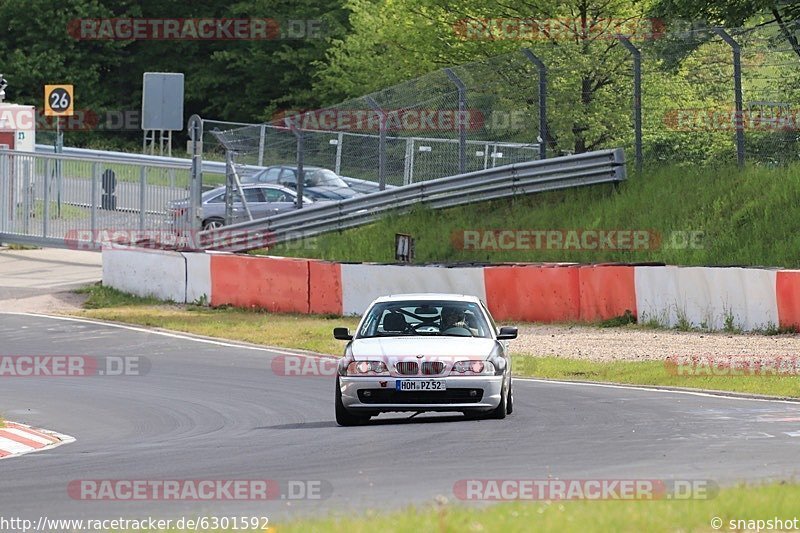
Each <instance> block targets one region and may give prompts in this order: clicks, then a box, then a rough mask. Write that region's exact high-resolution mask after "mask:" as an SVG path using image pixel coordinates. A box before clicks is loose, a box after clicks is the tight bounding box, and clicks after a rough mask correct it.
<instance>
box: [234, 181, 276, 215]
mask: <svg viewBox="0 0 800 533" xmlns="http://www.w3.org/2000/svg"><path fill="white" fill-rule="evenodd" d="M234 198H235V200H234V204H233V218H234V220H235V221H236V222H243V221H246V220H249V218H247V210H246V209H245V208H244V205H243V204H242V202H241V200H240V199H239V195H238V194H236V196H235V197H234ZM244 199H245V201H246V202H247V208H248V209H249V210H250V214H251V215H252V216H253V218H254V219H256V218H264V217H267V216H269V215H270V214H271V213H270V212H269V205H268V204H267V202H265V201H264V196H263V195H262V194H261V189H260V188H259V187H248V188H246V189H244Z"/></svg>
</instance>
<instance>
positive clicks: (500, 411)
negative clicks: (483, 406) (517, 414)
mask: <svg viewBox="0 0 800 533" xmlns="http://www.w3.org/2000/svg"><path fill="white" fill-rule="evenodd" d="M508 390H509V393H510V392H511V384H510V383H509V389H508ZM507 398H508V394H503V395H502V396H501V400H500V405H498V406H497V408H495V409H494V410H493V411H490V412H489V416H487V417H486V418H494V419H496V420H502V419H504V418H505V417H506V414H507V413H508V402H507Z"/></svg>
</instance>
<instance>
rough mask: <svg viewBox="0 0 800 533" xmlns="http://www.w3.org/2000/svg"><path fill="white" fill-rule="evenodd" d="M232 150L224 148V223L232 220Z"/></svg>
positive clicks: (226, 223)
mask: <svg viewBox="0 0 800 533" xmlns="http://www.w3.org/2000/svg"><path fill="white" fill-rule="evenodd" d="M233 173H234V168H233V151H231V150H229V149H226V150H225V225H226V226H227V225H228V224H230V223H231V222H232V221H233V188H234V183H233V181H234V176H233Z"/></svg>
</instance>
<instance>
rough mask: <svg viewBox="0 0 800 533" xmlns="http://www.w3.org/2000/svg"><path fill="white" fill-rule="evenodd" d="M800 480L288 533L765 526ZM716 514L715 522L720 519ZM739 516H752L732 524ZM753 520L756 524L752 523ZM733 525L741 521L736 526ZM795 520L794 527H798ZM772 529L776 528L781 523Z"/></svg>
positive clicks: (293, 526) (786, 515)
mask: <svg viewBox="0 0 800 533" xmlns="http://www.w3.org/2000/svg"><path fill="white" fill-rule="evenodd" d="M798 497H800V485H781V484H775V485H765V486H758V487H734V488H728V489H722V490H720V491H719V494H718V495H717V496H716V497H714V498H710V499H706V500H681V501H676V500H659V501H585V500H584V501H553V502H535V503H530V502H515V503H508V504H499V505H493V506H489V507H483V508H475V507H460V506H459V507H455V506H450V505H442V506H437V507H431V508H422V509H420V508H416V509H414V508H412V509H408V510H405V511H402V512H397V513H385V514H377V513H376V514H372V513H371V514H368V515H366V516H363V517H358V518H326V519H319V520H313V519H311V520H299V521H294V522H289V523H286V524H280V525H278V526H276V530H277V531H280V532H281V533H292V532H306V531H326V532H337V531H342V532H348V533H359V532H364V533H367V532H372V531H387V532H388V531H391V532H406V531H407V532H414V531H439V532H448V531H453V532H457V531H486V532H494V531H503V532H511V531H636V532H638V531H653V532H655V531H714V530H717V529H721V530H722V531H730V530H736V531H757V530H759V526H760V530H764V529H767V528H768V525H767V524H766V523H761V524H759V523H757V522H756V521H757V520H764V521H766V520H774V519H775V518H779V519H782V520H788V521H789V522H788V523H791V520H792V519H793V518H794V517H795V516H796V515H797V498H798ZM713 519H716V520H715V521H714V523H713V524H712V520H713ZM731 520H744V521H745V522H741V523H734V524H731V522H730V521H731ZM748 520H751V521H752V522H747V521H748ZM731 526H733V527H731ZM791 527H792V526H790V528H791ZM772 529H782V528H776V527H775V524H774V523H773V527H772Z"/></svg>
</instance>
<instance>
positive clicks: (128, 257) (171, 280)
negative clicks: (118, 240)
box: [103, 247, 186, 303]
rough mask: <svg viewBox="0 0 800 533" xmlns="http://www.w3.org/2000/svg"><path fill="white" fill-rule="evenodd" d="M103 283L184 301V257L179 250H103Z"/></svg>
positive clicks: (140, 293)
mask: <svg viewBox="0 0 800 533" xmlns="http://www.w3.org/2000/svg"><path fill="white" fill-rule="evenodd" d="M103 285H105V286H107V287H113V288H115V289H118V290H121V291H124V292H128V293H131V294H135V295H137V296H143V297H147V296H153V297H155V298H158V299H160V300H169V301H173V302H179V303H184V302H185V301H186V260H185V259H184V257H183V255H181V254H180V253H178V252H163V251H159V250H142V249H134V248H121V247H113V248H109V249H105V250H103Z"/></svg>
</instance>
